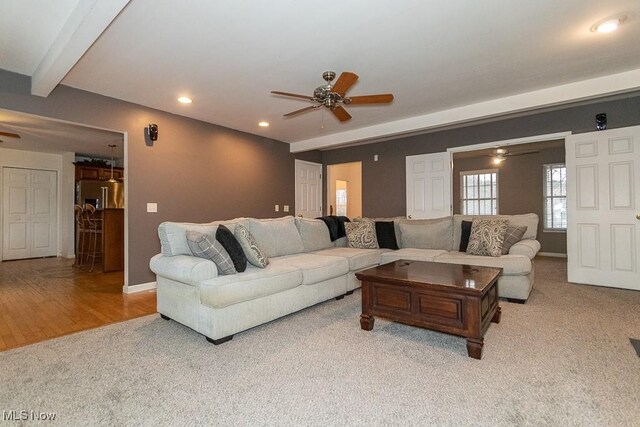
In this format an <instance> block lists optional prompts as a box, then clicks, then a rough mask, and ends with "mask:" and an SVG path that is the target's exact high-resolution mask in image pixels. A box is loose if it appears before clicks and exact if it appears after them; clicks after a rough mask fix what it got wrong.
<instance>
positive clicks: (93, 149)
mask: <svg viewBox="0 0 640 427" xmlns="http://www.w3.org/2000/svg"><path fill="white" fill-rule="evenodd" d="M0 131H4V132H10V133H17V134H18V135H20V138H19V139H17V138H10V137H6V136H2V135H0V140H2V141H3V142H0V148H11V149H14V150H27V151H38V152H45V153H63V152H73V153H76V155H78V156H87V157H98V158H104V159H108V158H110V157H111V148H109V144H114V145H116V148H114V150H113V155H114V158H116V159H122V158H124V147H123V135H122V134H121V133H118V132H111V131H107V130H102V129H95V128H90V127H86V126H79V125H76V124H73V123H65V122H60V121H55V120H48V119H44V118H42V117H37V116H31V115H27V114H21V113H15V112H13V111H7V110H0Z"/></svg>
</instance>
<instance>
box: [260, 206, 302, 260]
mask: <svg viewBox="0 0 640 427" xmlns="http://www.w3.org/2000/svg"><path fill="white" fill-rule="evenodd" d="M248 221H249V231H251V234H253V237H255V239H256V241H257V242H258V245H260V248H261V249H262V251H263V252H264V254H265V255H266V256H267V257H269V258H274V257H278V256H283V255H291V254H299V253H300V252H304V245H303V243H302V238H301V237H300V233H299V232H298V229H297V228H296V223H295V220H294V219H293V217H292V216H285V217H283V218H273V219H254V218H250V219H249V220H248Z"/></svg>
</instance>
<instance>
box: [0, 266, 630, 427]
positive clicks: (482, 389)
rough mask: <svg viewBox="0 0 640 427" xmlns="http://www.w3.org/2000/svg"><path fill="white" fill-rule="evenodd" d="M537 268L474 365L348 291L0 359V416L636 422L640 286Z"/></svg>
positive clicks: (75, 339) (120, 331)
mask: <svg viewBox="0 0 640 427" xmlns="http://www.w3.org/2000/svg"><path fill="white" fill-rule="evenodd" d="M564 267H565V263H564V261H563V260H557V259H551V258H543V259H539V260H538V261H537V262H536V272H537V279H536V286H535V288H534V291H533V293H532V295H531V298H530V300H529V302H528V303H527V304H526V305H518V304H510V303H506V302H503V303H502V304H501V306H502V307H503V314H502V322H501V323H500V324H499V325H495V324H494V325H492V326H491V327H490V329H489V331H488V333H487V335H486V336H485V349H484V357H483V359H482V360H481V361H478V360H474V359H470V358H468V357H467V356H466V347H465V340H464V339H461V338H458V337H453V336H448V335H444V334H439V333H435V332H430V331H425V330H422V329H418V328H413V327H409V326H404V325H400V324H395V323H390V322H386V321H382V320H379V319H378V320H376V325H375V328H374V330H373V331H372V332H365V331H362V330H360V327H359V322H358V317H359V314H360V302H359V297H360V295H359V292H356V293H355V294H354V295H352V296H349V297H346V298H345V299H344V300H342V301H330V302H327V303H324V304H320V305H318V306H315V307H313V308H310V309H307V310H304V311H302V312H300V313H297V314H294V315H292V316H288V317H286V318H283V319H280V320H278V321H275V322H271V323H269V324H267V325H263V326H261V327H258V328H255V329H253V330H251V331H248V332H245V333H241V334H238V335H236V337H235V338H234V339H233V341H230V342H228V343H226V344H224V345H221V346H213V345H211V344H208V343H207V342H206V341H205V339H204V338H203V337H202V336H200V335H198V334H197V333H195V332H193V331H191V330H189V329H187V328H185V327H183V326H181V325H179V324H177V323H175V322H173V321H172V322H166V321H164V320H161V319H160V318H159V317H157V316H149V317H145V318H141V319H137V320H132V321H128V322H126V323H120V324H117V325H111V326H107V327H103V328H100V329H96V330H93V331H88V332H83V333H78V334H75V335H71V336H67V337H63V338H59V339H55V340H52V341H48V342H44V343H40V344H35V345H32V346H28V347H23V348H19V349H16V350H10V351H7V352H4V353H0V372H1V373H2V375H1V380H0V406H1V407H0V411H10V410H14V411H20V410H26V411H32V410H33V411H38V412H43V411H44V412H55V413H56V414H57V418H56V420H57V423H59V424H61V425H96V424H102V425H114V424H115V425H141V424H142V425H169V424H179V425H191V424H194V423H197V424H212V425H399V424H402V425H554V426H555V425H609V426H613V425H615V426H624V425H628V426H631V425H636V426H640V413H639V412H638V409H639V408H640V358H639V357H638V356H637V355H636V353H635V351H634V349H633V347H632V346H631V344H630V341H629V337H633V336H634V335H635V337H636V338H640V337H639V336H638V335H640V315H639V313H640V293H639V292H632V291H622V290H614V289H605V288H598V287H589V286H578V285H571V284H568V283H566V281H564V277H565V271H564Z"/></svg>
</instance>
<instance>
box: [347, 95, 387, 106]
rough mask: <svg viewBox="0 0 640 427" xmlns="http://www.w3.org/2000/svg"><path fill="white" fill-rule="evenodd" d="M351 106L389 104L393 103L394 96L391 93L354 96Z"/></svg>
mask: <svg viewBox="0 0 640 427" xmlns="http://www.w3.org/2000/svg"><path fill="white" fill-rule="evenodd" d="M350 99H351V102H349V104H351V105H358V104H388V103H389V102H391V101H393V94H391V93H381V94H379V95H363V96H352V97H351V98H350Z"/></svg>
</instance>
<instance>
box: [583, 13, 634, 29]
mask: <svg viewBox="0 0 640 427" xmlns="http://www.w3.org/2000/svg"><path fill="white" fill-rule="evenodd" d="M626 20H627V15H619V16H614V17H609V18H605V19H602V20H600V21H598V22H596V23H595V24H593V25H592V26H591V32H593V33H611V32H613V31H615V30H617V29H618V27H620V25H622V23H623V22H624V21H626Z"/></svg>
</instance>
